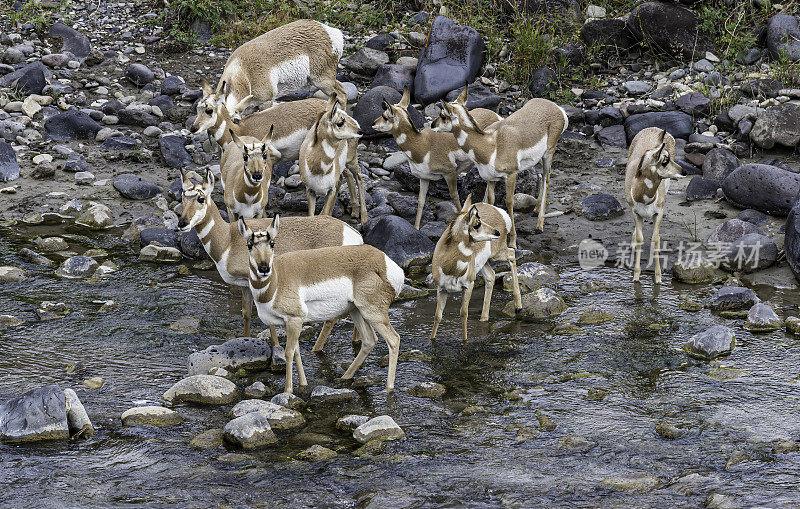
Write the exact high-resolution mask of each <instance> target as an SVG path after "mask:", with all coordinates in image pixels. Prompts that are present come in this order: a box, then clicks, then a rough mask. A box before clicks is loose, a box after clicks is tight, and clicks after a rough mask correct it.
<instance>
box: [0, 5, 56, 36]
mask: <svg viewBox="0 0 800 509" xmlns="http://www.w3.org/2000/svg"><path fill="white" fill-rule="evenodd" d="M69 3H70V2H69V1H68V0H61V1H60V2H59V3H58V4H56V5H53V6H48V5H43V4H42V3H41V2H37V1H36V0H26V1H25V2H23V3H22V5H21V6H19V7H17V8H13V7H11V4H12V2H10V1H5V2H3V6H2V7H0V13H2V14H3V17H4V18H5V21H6V22H8V23H10V24H11V25H12V26H13V25H15V24H17V23H31V24H32V25H33V26H34V27H35V29H36V31H37V32H41V31H43V30H44V29H46V28H47V27H49V26H50V25H51V24H52V23H53V22H54V21H62V22H64V23H67V24H69V23H70V19H69V17H68V16H67V15H66V12H67V7H68V6H69ZM9 7H11V8H9Z"/></svg>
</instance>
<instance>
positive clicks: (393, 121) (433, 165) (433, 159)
mask: <svg viewBox="0 0 800 509" xmlns="http://www.w3.org/2000/svg"><path fill="white" fill-rule="evenodd" d="M410 99H411V95H410V94H409V91H408V87H405V89H404V90H403V97H402V98H401V99H400V102H399V103H397V104H394V105H392V104H389V103H388V102H387V101H386V100H384V101H383V109H384V111H383V114H382V115H381V116H380V117H378V118H377V119H375V123H374V125H373V126H372V127H373V128H374V129H375V130H376V131H381V132H384V133H392V136H393V137H394V139H395V141H396V142H397V146H399V147H400V150H402V151H403V153H404V154H405V155H406V158H408V164H409V167H410V169H411V173H413V174H414V175H415V176H416V177H419V197H418V198H417V217H416V219H415V220H414V228H416V229H419V226H420V222H421V221H422V209H423V207H424V206H425V197H426V196H427V195H428V186H429V184H430V182H431V180H439V179H440V178H442V177H444V180H445V182H447V189H448V190H449V191H450V198H451V199H452V200H453V203H454V204H455V206H456V209H460V208H461V200H459V198H458V174H459V173H461V172H463V171H466V170H468V169H469V168H470V166H472V161H471V160H470V159H469V157H468V156H467V154H466V153H465V152H464V151H463V150H461V148H460V147H459V146H458V143H456V140H455V138H453V136H451V135H450V134H448V133H437V132H434V131H432V130H430V129H423V130H419V129H417V128H416V127H415V126H414V124H412V123H411V119H410V117H409V116H408V110H407V109H406V108H408V104H409V102H410ZM470 114H472V117H473V118H474V119H475V122H477V123H478V125H479V126H480V127H481V128H486V127H488V126H489V125H490V124H493V123H495V122H497V121H498V120H500V119H501V117H500V115H498V114H497V113H495V112H493V111H491V110H486V109H483V108H476V109H474V110H472V111H470Z"/></svg>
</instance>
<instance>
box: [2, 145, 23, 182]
mask: <svg viewBox="0 0 800 509" xmlns="http://www.w3.org/2000/svg"><path fill="white" fill-rule="evenodd" d="M18 178H19V163H18V162H17V154H16V152H14V149H13V148H11V145H9V144H8V143H6V142H5V141H0V182H11V181H12V180H16V179H18Z"/></svg>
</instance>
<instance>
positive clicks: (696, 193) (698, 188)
mask: <svg viewBox="0 0 800 509" xmlns="http://www.w3.org/2000/svg"><path fill="white" fill-rule="evenodd" d="M720 187H722V186H721V185H720V183H719V182H717V181H716V180H712V179H707V178H705V177H700V176H696V177H692V180H690V181H689V185H687V186H686V201H696V200H705V199H708V198H715V197H716V196H717V190H718V189H719V188H720Z"/></svg>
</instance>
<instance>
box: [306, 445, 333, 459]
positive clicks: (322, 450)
mask: <svg viewBox="0 0 800 509" xmlns="http://www.w3.org/2000/svg"><path fill="white" fill-rule="evenodd" d="M338 455H339V454H338V453H337V452H336V451H333V450H331V449H328V448H327V447H323V446H321V445H319V444H314V445H312V446H311V447H309V448H308V449H305V450H303V451H300V452H299V453H297V459H299V460H300V461H324V460H329V459H333V458H335V457H336V456H338Z"/></svg>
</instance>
